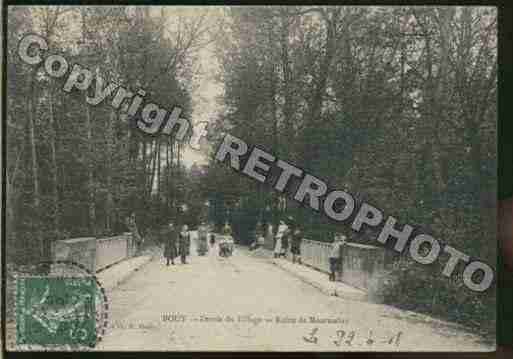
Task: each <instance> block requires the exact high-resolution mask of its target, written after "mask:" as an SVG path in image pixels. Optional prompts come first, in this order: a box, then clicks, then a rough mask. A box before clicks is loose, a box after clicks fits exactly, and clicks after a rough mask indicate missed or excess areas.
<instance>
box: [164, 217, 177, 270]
mask: <svg viewBox="0 0 513 359" xmlns="http://www.w3.org/2000/svg"><path fill="white" fill-rule="evenodd" d="M177 256H178V251H177V250H176V230H175V228H174V225H173V223H172V222H171V223H169V225H168V230H167V233H166V239H165V242H164V257H165V258H166V260H167V264H166V265H169V261H171V264H173V265H174V264H175V258H176V257H177Z"/></svg>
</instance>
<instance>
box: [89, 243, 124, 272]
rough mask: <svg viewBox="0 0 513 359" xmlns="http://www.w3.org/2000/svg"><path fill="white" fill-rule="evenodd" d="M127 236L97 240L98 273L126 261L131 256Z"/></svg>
mask: <svg viewBox="0 0 513 359" xmlns="http://www.w3.org/2000/svg"><path fill="white" fill-rule="evenodd" d="M128 246H129V243H128V239H127V237H126V236H124V235H122V236H116V237H108V238H100V239H97V240H96V271H99V270H102V269H104V268H105V267H108V266H110V265H112V264H114V263H117V262H119V261H122V260H123V259H126V258H127V257H128V255H129V249H128Z"/></svg>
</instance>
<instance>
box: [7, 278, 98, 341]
mask: <svg viewBox="0 0 513 359" xmlns="http://www.w3.org/2000/svg"><path fill="white" fill-rule="evenodd" d="M16 289H17V295H16V317H17V321H16V326H17V330H16V332H17V336H16V343H17V344H18V345H21V346H23V345H31V346H32V345H41V346H45V347H48V346H87V347H92V346H94V345H95V343H96V338H97V336H96V310H95V307H96V306H95V298H96V294H97V293H96V290H97V285H96V282H95V280H94V278H92V277H60V278H48V277H21V278H18V279H17V283H16Z"/></svg>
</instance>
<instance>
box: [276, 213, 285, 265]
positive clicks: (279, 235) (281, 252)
mask: <svg viewBox="0 0 513 359" xmlns="http://www.w3.org/2000/svg"><path fill="white" fill-rule="evenodd" d="M287 230H288V227H287V225H286V224H285V222H283V221H280V224H279V226H278V231H277V232H276V243H275V245H274V258H278V257H280V256H282V255H284V254H285V248H284V247H283V245H282V240H283V236H284V235H285V232H286V231H287Z"/></svg>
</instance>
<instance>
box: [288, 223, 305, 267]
mask: <svg viewBox="0 0 513 359" xmlns="http://www.w3.org/2000/svg"><path fill="white" fill-rule="evenodd" d="M291 222H292V223H291V226H292V230H291V240H290V253H292V263H296V262H298V263H299V264H301V240H302V239H303V232H301V228H299V225H298V224H297V223H296V222H295V221H294V220H292V221H291Z"/></svg>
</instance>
